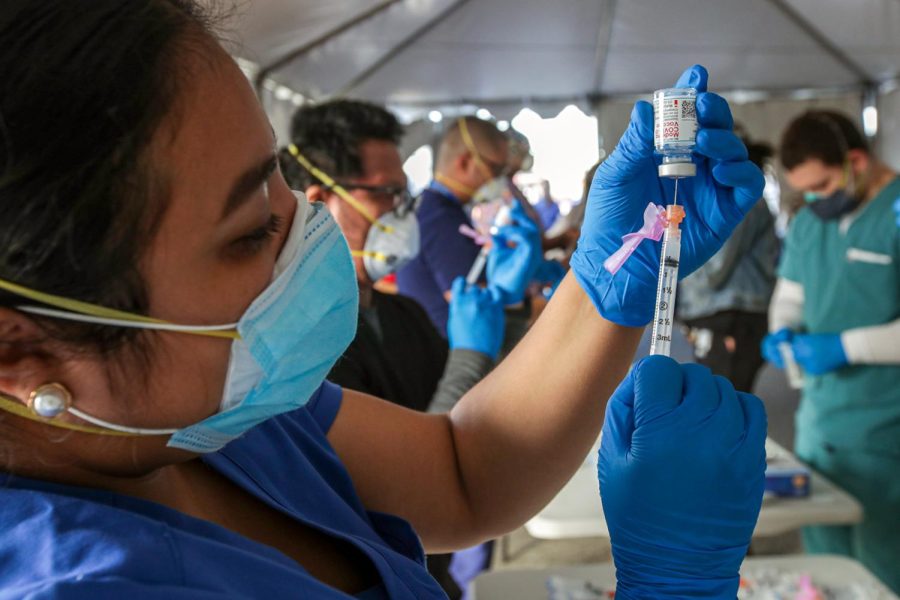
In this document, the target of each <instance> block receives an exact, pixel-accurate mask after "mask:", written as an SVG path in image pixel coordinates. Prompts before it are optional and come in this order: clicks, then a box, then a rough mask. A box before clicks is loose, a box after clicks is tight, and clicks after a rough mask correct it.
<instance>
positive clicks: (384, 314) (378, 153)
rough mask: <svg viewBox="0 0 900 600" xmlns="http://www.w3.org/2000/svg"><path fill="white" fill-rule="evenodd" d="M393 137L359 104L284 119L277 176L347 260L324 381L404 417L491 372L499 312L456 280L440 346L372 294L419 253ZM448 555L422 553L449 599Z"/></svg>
mask: <svg viewBox="0 0 900 600" xmlns="http://www.w3.org/2000/svg"><path fill="white" fill-rule="evenodd" d="M402 135H403V127H402V126H401V125H400V123H399V122H398V121H397V119H396V118H395V117H394V115H392V114H391V113H390V112H388V111H387V110H385V109H383V108H381V107H379V106H376V105H374V104H370V103H367V102H361V101H356V100H336V101H332V102H326V103H324V104H319V105H315V106H307V107H303V108H300V109H298V110H297V111H296V112H295V113H294V116H293V118H292V125H291V146H290V147H288V148H286V149H284V150H283V151H282V152H281V153H280V162H281V170H282V172H283V173H284V176H285V179H286V181H287V182H288V184H289V185H290V186H291V187H292V188H294V189H299V190H305V192H306V197H307V199H308V200H309V201H310V202H313V203H315V202H324V203H325V205H326V206H327V207H328V209H329V211H330V212H331V214H332V215H333V216H334V218H335V221H336V222H337V224H338V225H339V226H340V228H341V231H342V232H343V234H344V237H346V238H347V241H348V244H349V246H350V248H351V254H353V255H354V257H355V260H354V262H355V267H356V280H357V283H358V285H359V322H358V324H357V329H356V337H355V338H354V340H353V342H352V343H351V344H350V347H349V348H347V350H346V351H345V352H344V354H343V356H342V357H341V358H340V359H339V360H338V362H337V363H336V364H335V366H334V367H333V368H332V369H331V372H330V373H329V374H328V380H329V381H331V382H333V383H335V384H337V385H340V386H341V387H344V388H347V389H351V390H357V391H360V392H365V393H367V394H372V395H373V396H378V397H379V398H383V399H385V400H388V401H390V402H394V403H396V404H399V405H400V406H405V407H407V408H411V409H413V410H420V411H425V410H431V411H433V412H447V411H449V410H450V409H452V408H453V405H454V404H456V402H457V401H458V400H459V399H460V397H462V395H463V394H464V393H465V392H467V391H468V390H469V389H470V388H471V387H472V386H473V385H475V384H476V383H478V381H480V380H481V379H482V378H483V377H484V376H485V375H487V374H488V372H490V370H491V369H492V368H493V367H494V364H495V361H496V359H497V355H498V353H499V351H500V345H501V343H502V341H503V331H504V315H503V306H502V304H501V303H500V302H499V298H497V297H496V294H495V293H493V292H491V290H490V289H483V288H480V287H478V286H468V287H466V286H464V285H462V284H461V282H457V284H456V287H455V288H454V290H455V291H454V294H453V297H452V298H451V300H450V317H449V320H448V325H447V329H448V336H447V337H448V339H444V336H442V335H441V334H439V333H438V332H437V331H436V330H435V328H434V326H433V325H432V324H431V321H430V320H429V319H428V315H426V314H425V311H424V310H423V309H422V308H421V307H420V306H419V305H418V303H417V302H415V301H414V300H412V299H411V298H407V297H405V296H402V295H398V294H385V293H382V292H380V291H378V290H376V289H374V287H373V285H374V283H375V282H376V281H378V280H379V279H381V278H382V277H384V276H385V275H388V274H389V273H393V272H395V271H396V270H397V269H399V268H401V267H402V266H403V265H404V264H406V263H407V262H409V260H411V259H412V258H414V257H415V255H416V254H418V251H419V230H418V222H417V221H416V217H415V214H414V213H413V206H412V205H413V198H412V197H411V196H410V194H409V192H408V191H407V181H406V175H405V174H404V172H403V163H402V160H401V158H400V152H399V148H398V145H399V143H400V140H401V137H402ZM301 148H302V151H301V150H300V149H301ZM448 340H449V347H448ZM449 558H450V557H449V555H433V556H429V557H428V570H429V572H430V573H431V574H432V575H434V576H435V578H436V579H437V580H438V581H439V582H440V583H441V585H442V587H443V588H444V591H446V592H447V595H448V596H449V597H450V598H451V599H452V598H458V597H460V595H461V590H460V589H459V587H458V586H457V584H456V583H455V582H454V581H453V579H452V578H451V577H450V575H449V573H448V571H447V567H448V565H449Z"/></svg>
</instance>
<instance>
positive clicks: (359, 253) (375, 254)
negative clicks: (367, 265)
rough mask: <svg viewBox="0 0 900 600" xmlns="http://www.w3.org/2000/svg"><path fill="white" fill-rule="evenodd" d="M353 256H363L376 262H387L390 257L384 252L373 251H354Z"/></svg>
mask: <svg viewBox="0 0 900 600" xmlns="http://www.w3.org/2000/svg"><path fill="white" fill-rule="evenodd" d="M350 254H351V255H352V256H361V257H363V258H374V259H375V260H382V261H387V259H388V256H387V254H384V253H383V252H373V251H372V250H353V251H351V252H350Z"/></svg>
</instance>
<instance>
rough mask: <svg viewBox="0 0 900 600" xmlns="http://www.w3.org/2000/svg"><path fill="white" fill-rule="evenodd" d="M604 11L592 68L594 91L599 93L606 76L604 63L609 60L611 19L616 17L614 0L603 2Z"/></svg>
mask: <svg viewBox="0 0 900 600" xmlns="http://www.w3.org/2000/svg"><path fill="white" fill-rule="evenodd" d="M604 6H605V7H606V11H605V14H604V15H603V16H604V20H603V23H601V25H600V32H599V33H598V34H597V58H596V61H595V65H596V67H595V70H594V91H595V92H597V93H598V94H599V93H600V88H601V87H603V79H604V78H605V77H606V65H607V63H608V62H609V44H610V41H611V39H612V29H613V21H614V20H615V18H616V0H606V2H604Z"/></svg>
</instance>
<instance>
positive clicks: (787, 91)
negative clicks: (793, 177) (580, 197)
mask: <svg viewBox="0 0 900 600" xmlns="http://www.w3.org/2000/svg"><path fill="white" fill-rule="evenodd" d="M866 89H868V88H867V86H865V85H862V84H860V85H850V86H830V87H823V88H801V89H797V88H752V89H747V88H724V89H716V90H715V92H716V93H717V94H720V95H724V96H729V95H732V94H747V93H751V94H753V95H755V96H758V97H759V98H760V99H779V98H787V99H791V98H798V99H800V98H811V99H815V98H828V97H833V96H836V95H843V94H851V93H862V92H864V91H865V90H866ZM650 93H651V92H650V91H647V92H640V91H634V92H618V93H614V94H602V95H600V94H590V93H583V94H566V95H561V96H528V97H505V98H453V99H438V98H434V99H430V100H429V99H425V100H416V101H412V102H403V101H400V100H391V99H387V100H386V103H387V104H389V105H391V106H397V107H403V108H421V109H425V108H433V107H440V106H461V105H467V104H468V105H472V106H490V105H492V104H521V105H522V107H524V108H527V107H529V106H533V105H540V104H545V103H546V104H553V103H561V102H568V103H572V104H574V103H577V102H589V103H590V102H596V101H601V102H602V101H605V100H619V101H635V100H641V99H646V97H647V95H648V94H650ZM754 101H755V99H754Z"/></svg>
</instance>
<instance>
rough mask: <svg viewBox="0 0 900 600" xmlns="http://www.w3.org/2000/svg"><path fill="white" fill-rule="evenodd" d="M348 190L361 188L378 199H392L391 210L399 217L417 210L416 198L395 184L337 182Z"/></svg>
mask: <svg viewBox="0 0 900 600" xmlns="http://www.w3.org/2000/svg"><path fill="white" fill-rule="evenodd" d="M335 183H337V185H339V186H341V187H342V188H344V189H345V190H347V191H348V192H349V191H350V190H361V191H363V192H366V193H368V194H369V195H370V196H372V198H373V199H374V200H376V201H385V200H390V201H391V207H392V208H391V212H392V213H394V216H396V217H397V218H398V219H402V218H404V217H405V216H406V215H408V214H409V213H411V212H412V211H413V210H415V207H416V199H415V197H413V195H412V194H410V193H409V190H408V189H406V188H405V187H399V186H395V185H364V184H362V183H349V182H346V183H345V182H335Z"/></svg>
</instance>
